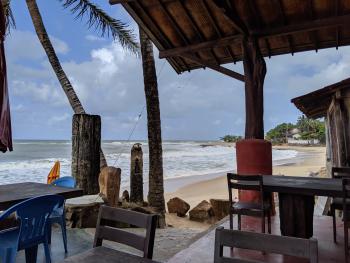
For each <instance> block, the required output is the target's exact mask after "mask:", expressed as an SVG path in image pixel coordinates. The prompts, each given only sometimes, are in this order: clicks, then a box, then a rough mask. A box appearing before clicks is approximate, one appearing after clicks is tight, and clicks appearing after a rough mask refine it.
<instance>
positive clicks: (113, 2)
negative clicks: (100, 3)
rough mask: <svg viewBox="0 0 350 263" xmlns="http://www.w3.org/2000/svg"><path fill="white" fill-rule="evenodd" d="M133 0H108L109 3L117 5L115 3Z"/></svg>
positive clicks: (125, 2)
mask: <svg viewBox="0 0 350 263" xmlns="http://www.w3.org/2000/svg"><path fill="white" fill-rule="evenodd" d="M134 1H135V0H109V4H111V5H117V4H127V3H130V2H134Z"/></svg>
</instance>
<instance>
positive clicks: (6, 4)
mask: <svg viewBox="0 0 350 263" xmlns="http://www.w3.org/2000/svg"><path fill="white" fill-rule="evenodd" d="M1 3H2V7H3V9H4V14H5V17H6V30H7V32H10V31H11V28H16V21H15V17H14V15H13V13H12V9H11V5H10V0H2V1H1Z"/></svg>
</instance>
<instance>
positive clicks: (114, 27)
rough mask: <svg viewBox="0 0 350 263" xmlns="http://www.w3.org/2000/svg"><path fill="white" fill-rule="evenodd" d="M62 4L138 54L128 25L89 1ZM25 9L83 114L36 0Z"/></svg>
mask: <svg viewBox="0 0 350 263" xmlns="http://www.w3.org/2000/svg"><path fill="white" fill-rule="evenodd" d="M2 1H3V2H2V3H3V5H4V6H5V10H7V11H6V14H7V16H8V17H9V18H12V20H10V19H8V21H13V22H14V20H13V16H12V12H11V9H10V0H2ZM59 1H60V2H62V4H63V7H64V8H69V9H70V11H71V12H72V13H73V14H76V18H79V17H83V16H85V15H87V16H88V26H89V28H91V27H95V29H97V30H100V33H101V35H102V36H104V35H111V36H112V37H113V39H115V40H118V41H119V43H120V44H121V45H122V46H123V47H124V48H125V49H127V50H129V51H131V52H132V53H138V44H137V43H136V41H135V40H134V35H133V33H132V31H131V30H129V29H127V25H126V24H125V23H123V22H121V21H119V20H117V19H114V18H112V17H110V16H109V15H108V14H107V13H105V12H104V11H103V10H102V9H101V8H99V7H98V6H97V5H95V4H93V3H92V2H90V1H89V0H59ZM26 3H27V6H28V10H29V13H30V16H31V19H32V21H33V25H34V28H35V31H36V34H37V36H38V38H39V41H40V43H41V45H42V47H43V48H44V50H45V53H46V55H47V57H48V59H49V62H50V64H51V67H52V69H53V70H54V72H55V74H56V76H57V79H58V81H59V83H60V85H61V87H62V89H63V91H64V93H65V94H66V96H67V98H68V101H69V103H70V105H71V107H72V109H73V111H74V113H76V114H84V113H86V111H85V109H84V108H83V106H82V104H81V102H80V100H79V98H78V96H77V94H76V93H75V91H74V88H73V86H72V84H71V82H70V80H69V78H68V76H67V74H66V73H65V72H64V70H63V68H62V65H61V63H60V61H59V59H58V57H57V55H56V52H55V49H54V48H53V46H52V43H51V40H50V37H49V35H48V33H47V31H46V29H45V25H44V22H43V19H42V16H41V14H40V10H39V8H38V5H37V2H36V0H26ZM100 154H101V164H100V166H101V167H104V166H107V162H106V159H105V156H104V154H103V152H102V150H101V151H100Z"/></svg>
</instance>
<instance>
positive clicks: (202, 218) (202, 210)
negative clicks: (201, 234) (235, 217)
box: [189, 200, 214, 222]
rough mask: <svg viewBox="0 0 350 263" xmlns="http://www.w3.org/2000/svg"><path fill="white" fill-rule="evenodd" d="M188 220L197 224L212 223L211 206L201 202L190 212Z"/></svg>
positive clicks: (206, 202)
mask: <svg viewBox="0 0 350 263" xmlns="http://www.w3.org/2000/svg"><path fill="white" fill-rule="evenodd" d="M189 214H190V220H192V221H197V222H212V220H213V217H214V211H213V208H212V206H211V204H210V203H209V202H208V201H206V200H203V201H202V202H200V203H199V204H198V205H197V206H196V207H195V208H193V209H192V210H190V212H189Z"/></svg>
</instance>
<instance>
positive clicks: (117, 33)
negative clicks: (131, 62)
mask: <svg viewBox="0 0 350 263" xmlns="http://www.w3.org/2000/svg"><path fill="white" fill-rule="evenodd" d="M59 1H60V2H63V7H64V8H69V9H70V11H71V12H72V13H73V14H75V15H76V19H78V18H83V17H84V16H87V17H88V21H87V24H88V27H89V28H95V30H97V31H99V32H100V35H101V36H105V35H107V36H112V37H113V39H114V40H118V41H119V43H120V44H121V45H122V47H123V48H125V49H127V50H129V51H131V52H132V53H135V54H138V53H139V45H138V44H137V42H136V40H135V39H136V37H135V34H134V32H133V30H131V29H129V28H128V25H127V24H126V23H124V22H122V21H120V20H118V19H115V18H112V17H111V16H109V15H108V14H107V13H106V12H105V11H104V10H102V9H101V8H100V7H99V6H97V5H96V4H94V3H92V2H90V0H59Z"/></svg>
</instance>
